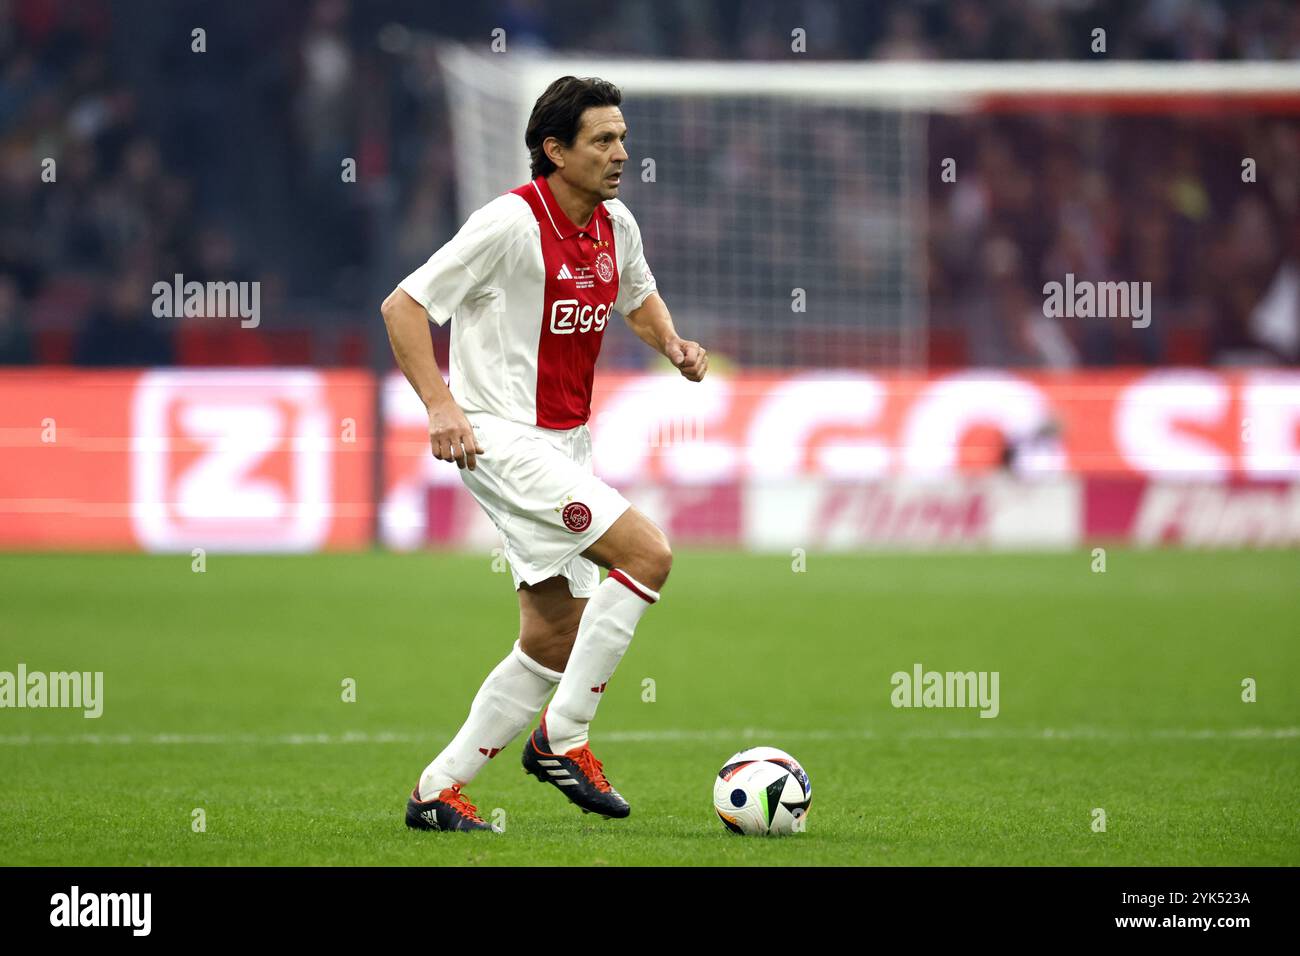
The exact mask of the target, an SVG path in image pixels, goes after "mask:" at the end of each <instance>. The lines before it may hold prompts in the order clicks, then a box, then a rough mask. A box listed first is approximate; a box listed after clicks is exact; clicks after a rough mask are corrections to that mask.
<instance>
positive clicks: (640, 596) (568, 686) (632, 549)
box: [546, 508, 673, 754]
mask: <svg viewBox="0 0 1300 956" xmlns="http://www.w3.org/2000/svg"><path fill="white" fill-rule="evenodd" d="M582 556H583V557H585V558H587V559H588V560H590V561H594V562H595V563H596V564H599V565H601V566H602V567H605V568H608V569H609V576H608V577H607V578H605V580H604V581H603V582H602V583H601V584H600V586H599V587H598V588H597V589H596V593H595V594H594V595H593V596H592V598H591V599H590V601H588V602H587V604H586V609H585V610H584V611H583V613H582V617H581V621H580V622H579V625H578V628H577V637H576V639H575V641H574V643H573V649H572V651H571V653H570V654H569V655H568V659H567V661H566V666H565V668H564V676H563V678H562V679H561V680H560V684H559V687H558V688H556V691H555V696H554V697H553V698H552V699H551V703H550V706H549V707H548V708H547V710H546V737H547V738H548V739H549V741H550V745H551V747H550V749H551V752H552V753H556V754H564V753H567V752H568V751H570V750H572V749H573V748H575V747H582V746H584V745H585V744H586V743H587V728H588V725H589V724H590V723H591V721H592V718H594V717H595V716H596V707H597V706H598V705H599V703H600V698H601V696H602V695H603V694H604V692H605V684H606V683H607V682H608V681H609V679H610V677H611V676H612V675H613V673H614V669H615V668H616V667H618V662H619V661H620V660H622V658H623V654H624V653H625V652H626V651H627V648H628V645H629V644H631V643H632V633H633V631H635V629H636V625H637V622H638V621H640V620H641V615H642V614H644V613H645V610H646V608H648V607H649V606H650V605H651V604H653V603H654V602H656V601H658V600H659V590H660V589H661V588H662V587H663V586H664V582H665V581H667V580H668V572H669V571H670V570H671V569H672V563H673V556H672V551H671V549H670V548H669V547H668V539H667V538H666V537H664V533H663V532H662V531H660V530H659V528H658V527H657V526H656V525H655V524H654V522H652V521H651V520H650V519H649V518H647V517H646V516H645V515H643V514H642V513H641V512H639V511H637V510H636V509H635V508H628V509H627V510H626V511H625V512H623V514H622V515H620V516H619V518H618V520H617V521H615V522H614V523H613V524H612V525H610V527H609V530H608V531H606V532H605V533H604V534H603V535H601V536H600V537H599V538H598V539H597V540H596V541H595V543H593V544H592V545H591V546H590V547H589V548H587V550H586V551H584V552H583V553H582Z"/></svg>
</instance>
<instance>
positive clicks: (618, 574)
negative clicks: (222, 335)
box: [609, 568, 655, 604]
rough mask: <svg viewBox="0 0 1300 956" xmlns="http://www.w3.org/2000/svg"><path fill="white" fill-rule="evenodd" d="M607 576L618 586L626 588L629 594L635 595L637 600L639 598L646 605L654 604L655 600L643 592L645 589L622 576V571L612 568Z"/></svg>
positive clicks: (624, 575)
mask: <svg viewBox="0 0 1300 956" xmlns="http://www.w3.org/2000/svg"><path fill="white" fill-rule="evenodd" d="M609 576H610V577H611V578H613V579H614V580H615V581H617V582H618V583H619V584H621V585H623V586H624V587H625V588H627V589H628V590H629V591H631V592H632V593H633V594H635V595H636V596H637V597H639V598H641V599H642V600H644V601H645V602H646V603H648V604H654V602H655V599H654V598H652V597H651V596H650V595H649V594H647V593H646V592H645V589H644V588H642V587H641V585H639V584H637V583H636V582H635V581H633V580H632V579H631V578H629V577H628V576H627V575H626V574H624V573H623V572H622V571H620V570H619V569H618V568H612V569H611V570H610V572H609Z"/></svg>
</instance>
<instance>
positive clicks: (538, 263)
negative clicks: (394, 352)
mask: <svg viewBox="0 0 1300 956" xmlns="http://www.w3.org/2000/svg"><path fill="white" fill-rule="evenodd" d="M401 288H402V289H404V290H405V291H406V292H407V294H409V295H410V296H411V298H413V299H415V301H417V302H419V303H420V304H421V305H422V306H424V308H425V309H426V310H427V311H428V313H429V317H430V318H431V319H432V320H433V321H434V322H437V323H438V324H439V325H442V324H443V323H444V322H446V321H447V320H448V319H449V318H451V317H452V315H453V314H454V315H455V318H456V321H455V322H454V323H453V324H452V327H451V376H450V386H451V394H452V397H453V398H454V399H455V400H456V403H457V404H458V405H460V406H461V408H464V409H465V410H466V411H482V412H488V413H489V414H492V415H497V416H499V417H501V418H505V419H509V420H510V421H515V422H522V423H524V424H527V425H537V426H540V427H542V428H554V429H569V428H575V427H577V426H578V425H581V424H583V423H585V422H586V421H587V419H588V418H589V417H590V415H591V386H592V381H593V379H594V378H595V373H596V356H597V355H599V354H600V343H601V339H602V337H603V336H604V333H605V327H606V325H608V323H609V320H610V318H611V315H612V312H613V310H615V309H617V310H618V311H619V312H621V313H622V314H624V315H626V314H627V313H629V312H633V311H635V310H636V309H637V308H639V307H640V305H641V303H643V302H644V301H645V300H646V297H647V296H649V295H650V293H652V292H654V291H655V280H654V276H653V275H651V274H650V269H649V267H648V266H647V265H646V261H645V255H644V253H643V252H642V249H641V231H640V229H638V228H637V224H636V220H635V219H634V218H632V214H631V213H630V212H628V209H627V207H626V206H624V205H623V203H621V202H620V201H619V200H617V199H610V200H607V201H606V202H602V203H598V204H597V206H596V210H595V212H594V213H593V214H592V217H591V221H590V222H588V223H587V224H586V225H585V226H582V227H578V226H575V225H574V224H573V223H572V222H570V221H569V218H568V217H567V216H566V215H565V214H564V212H563V210H561V209H560V206H559V204H558V203H557V202H556V201H555V197H554V195H552V193H551V187H550V186H549V185H548V184H547V182H546V179H545V177H542V176H539V177H537V178H536V179H534V180H533V181H532V182H530V183H527V184H525V185H523V186H520V187H519V188H518V189H514V190H511V191H510V192H508V193H506V194H505V195H503V196H498V197H497V198H496V199H494V200H492V201H491V202H490V203H488V204H487V205H486V206H484V207H482V208H481V209H479V210H477V211H476V212H475V213H474V214H473V215H472V216H470V217H469V219H467V220H466V221H465V225H464V226H462V227H461V230H460V232H458V233H456V235H455V236H454V237H453V238H452V239H451V241H449V242H448V243H447V244H446V245H445V246H443V247H442V248H441V249H439V250H438V251H437V252H436V253H434V254H433V256H432V257H431V258H430V259H429V261H428V262H426V263H425V264H424V265H422V266H420V268H418V269H416V270H415V271H414V272H412V273H411V274H410V275H409V276H407V277H406V278H405V279H403V280H402V282H401Z"/></svg>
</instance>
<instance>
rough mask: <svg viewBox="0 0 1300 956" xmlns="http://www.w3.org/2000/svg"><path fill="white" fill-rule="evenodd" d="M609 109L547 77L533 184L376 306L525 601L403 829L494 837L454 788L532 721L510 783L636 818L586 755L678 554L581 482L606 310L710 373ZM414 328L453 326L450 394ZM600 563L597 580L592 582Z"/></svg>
mask: <svg viewBox="0 0 1300 956" xmlns="http://www.w3.org/2000/svg"><path fill="white" fill-rule="evenodd" d="M621 103H622V94H621V93H620V91H619V90H618V88H617V87H615V86H614V85H613V84H611V83H607V82H605V81H603V80H599V79H579V78H577V77H573V76H565V77H561V78H560V79H558V80H556V81H555V82H554V83H552V84H551V85H550V86H549V87H548V88H547V90H546V92H545V93H543V94H542V95H541V97H540V98H539V99H538V100H537V102H536V104H534V106H533V111H532V115H531V116H530V117H529V120H528V129H527V131H526V133H525V136H524V143H525V145H526V146H527V147H528V150H529V153H530V156H531V161H532V175H533V179H532V181H531V182H528V183H525V184H524V185H522V186H520V187H518V188H517V189H513V190H511V191H510V192H508V193H506V194H504V195H502V196H499V197H497V198H496V199H494V200H492V201H491V202H490V203H488V204H487V205H485V206H483V207H482V208H481V209H479V210H477V211H476V212H475V213H474V214H473V215H471V216H470V217H469V219H468V220H467V221H466V222H465V225H464V226H462V227H461V230H460V231H459V232H458V233H457V234H456V235H455V236H454V237H453V238H452V239H451V241H450V242H448V243H447V244H446V245H445V246H443V247H442V248H441V249H439V250H438V251H437V252H436V253H434V255H433V256H432V257H431V258H430V259H429V261H428V262H426V263H425V264H424V265H422V266H421V267H420V268H418V269H416V270H415V272H413V273H411V275H409V276H407V277H406V278H405V279H404V280H402V282H401V283H400V284H399V285H398V287H397V289H395V290H394V291H393V293H392V294H391V295H389V296H388V298H387V299H385V300H384V304H383V310H382V311H383V316H384V323H385V325H386V326H387V328H388V337H389V341H390V342H391V343H392V347H393V354H394V356H396V359H397V363H398V365H399V366H400V367H401V369H402V372H403V373H404V374H405V375H406V378H407V380H408V381H410V383H411V385H412V386H413V387H414V388H415V390H416V392H417V393H419V396H420V398H421V399H422V400H423V401H424V404H425V406H426V407H427V408H428V410H429V441H430V444H431V445H432V448H433V455H434V457H435V458H437V459H439V460H441V461H446V462H452V461H454V462H456V465H457V466H458V467H459V468H460V469H461V472H460V475H461V478H462V480H463V481H464V483H465V487H466V488H468V489H469V492H470V494H472V495H473V496H474V498H475V499H476V500H477V501H478V503H479V504H480V505H481V506H482V508H483V510H484V511H485V512H486V513H487V514H488V516H489V517H490V518H491V519H492V522H493V524H495V525H496V527H497V530H498V531H500V533H501V536H502V538H503V540H504V543H505V554H506V557H507V559H508V560H509V562H510V569H511V574H512V576H513V578H514V585H515V589H516V591H517V593H518V596H519V639H518V640H517V641H516V642H515V645H514V648H513V649H512V650H511V652H510V653H509V654H507V655H506V657H505V659H504V660H502V661H501V663H499V664H498V665H497V666H496V668H495V669H494V670H493V671H492V673H490V674H489V675H488V676H487V679H486V680H485V681H484V682H483V686H482V687H480V688H479V691H478V694H477V695H476V696H475V697H474V700H473V702H472V703H471V705H470V710H469V717H468V718H467V719H466V721H465V723H464V725H463V726H462V727H461V728H460V731H459V732H458V733H457V734H456V736H455V737H454V738H453V739H452V741H451V742H450V743H449V744H447V746H446V747H445V748H444V749H443V750H442V752H441V753H439V754H438V755H437V756H436V757H435V758H434V760H433V762H432V763H430V764H429V766H428V767H426V768H425V770H424V773H423V774H422V775H421V776H420V780H419V783H418V785H417V786H416V788H415V790H414V791H413V792H412V794H411V797H410V800H409V801H408V802H407V808H406V824H407V826H409V827H412V828H414V829H421V830H479V829H491V827H490V825H489V824H487V823H486V822H484V821H483V820H482V819H481V818H480V817H479V815H478V812H477V810H476V809H475V807H474V805H473V804H472V803H471V802H470V801H469V799H468V797H467V796H466V795H465V794H463V793H462V792H461V788H462V787H464V786H465V785H466V784H467V783H469V782H470V781H471V780H473V779H474V776H475V775H476V774H477V773H478V772H479V771H480V770H481V769H482V768H483V766H484V765H485V764H486V763H487V761H488V760H490V759H491V758H492V757H494V756H496V754H497V753H498V752H499V751H500V750H501V749H502V748H504V747H506V746H508V745H509V744H510V742H511V741H512V740H514V739H515V738H516V737H517V736H518V735H519V734H520V733H521V732H522V731H524V730H526V729H527V728H528V727H529V726H530V725H531V724H532V722H533V719H534V717H536V716H537V714H538V712H539V711H541V713H542V717H541V721H540V726H538V728H537V729H536V730H534V731H533V733H532V734H531V735H530V736H529V737H528V740H527V742H526V743H525V744H524V752H523V763H524V769H525V770H526V771H527V772H528V773H531V774H533V775H534V776H535V777H537V779H538V780H540V781H543V782H546V783H550V784H552V785H553V786H555V787H556V788H557V789H559V790H560V792H561V793H563V794H564V795H565V796H566V797H567V798H568V799H569V800H571V801H572V802H573V803H575V804H577V805H578V806H579V807H581V808H582V809H583V811H584V812H592V813H598V814H601V815H603V816H606V817H626V816H627V815H628V813H629V812H630V808H629V806H628V803H627V801H626V800H624V799H623V797H622V796H621V795H620V794H619V792H618V791H617V790H615V789H614V788H613V786H611V785H610V783H609V781H608V780H607V779H606V778H605V775H604V773H603V772H602V769H601V762H600V761H599V760H597V759H596V757H595V756H594V755H593V754H592V752H591V748H590V747H589V746H588V736H587V735H588V727H589V725H590V723H591V721H592V718H593V717H595V715H596V708H597V706H598V705H599V703H600V698H601V695H602V694H603V693H604V692H605V687H606V684H607V683H608V682H609V679H610V677H611V675H612V674H613V673H614V669H615V668H616V667H617V666H618V662H619V660H620V659H622V657H623V654H624V652H625V651H626V650H627V648H628V645H629V644H630V643H631V640H632V633H633V631H634V630H635V628H636V625H637V622H638V621H639V620H640V619H641V615H642V614H643V613H644V612H645V611H646V609H647V608H649V607H650V605H652V604H654V603H655V602H657V601H658V600H659V592H660V591H661V590H662V588H663V586H664V582H665V581H666V580H667V578H668V572H669V569H670V568H671V566H672V552H671V551H670V550H669V547H668V541H667V539H666V538H665V537H664V534H663V532H662V531H660V530H659V528H658V527H657V526H656V525H655V524H654V523H653V522H651V521H650V520H649V519H648V518H647V517H646V516H645V515H643V514H642V513H641V512H639V511H637V510H636V509H635V508H633V507H631V506H630V505H629V504H628V502H627V500H626V499H625V498H624V497H623V496H622V495H621V494H619V492H618V491H616V490H614V489H613V488H611V487H610V486H609V485H607V484H605V483H604V482H603V481H601V480H600V479H599V478H597V477H596V476H595V475H594V474H593V473H592V466H591V435H590V432H589V431H588V429H587V424H586V422H587V419H588V417H589V416H590V414H591V386H592V379H593V377H594V375H595V365H596V356H597V355H598V354H599V352H600V343H601V338H602V336H603V335H604V332H605V328H606V326H607V325H608V323H609V321H610V319H611V317H612V315H613V312H614V311H615V310H617V311H618V312H620V313H621V314H622V315H623V316H624V318H625V319H626V321H627V323H628V325H629V326H631V328H632V330H633V331H634V332H635V333H636V334H637V336H638V337H639V338H641V340H642V341H644V342H645V343H646V344H647V345H649V346H651V347H652V348H654V349H655V350H657V351H659V352H661V353H662V354H663V355H664V356H665V357H667V358H668V360H669V361H670V362H672V363H673V365H675V366H676V367H677V368H678V369H679V370H680V372H681V374H682V375H683V376H685V377H686V378H687V379H689V380H690V381H693V382H698V381H700V380H701V379H703V378H704V374H705V372H706V371H707V370H708V366H709V358H708V353H707V352H706V351H705V350H704V349H703V348H701V346H700V344H699V343H698V342H691V341H688V340H685V339H683V338H681V337H680V336H679V335H678V334H677V330H676V329H675V328H674V326H673V320H672V317H671V316H670V315H669V313H668V308H667V306H665V305H664V301H663V299H661V298H660V297H659V294H658V292H657V291H656V288H655V281H654V276H653V275H651V273H650V269H649V267H648V266H647V265H646V261H645V255H644V254H643V252H642V248H641V233H640V230H639V229H638V227H637V223H636V220H635V219H634V218H633V217H632V213H631V212H629V211H628V209H627V207H626V206H624V205H623V203H622V202H620V201H619V200H618V198H617V196H618V190H619V183H620V180H621V177H622V174H623V164H624V163H625V162H626V161H627V152H626V151H625V150H624V148H623V142H624V139H625V138H626V136H627V125H626V124H625V123H624V122H623V114H622V111H621V110H620V109H619V106H620V104H621ZM426 315H427V317H428V318H429V319H432V321H434V322H437V323H438V324H439V325H441V324H442V323H444V322H446V321H447V320H448V319H450V318H452V316H453V315H454V316H455V321H454V322H453V324H452V329H451V332H452V334H451V359H450V370H451V372H450V388H448V386H447V385H446V384H444V383H443V380H442V376H441V374H440V373H439V370H438V365H437V362H436V360H435V358H434V353H433V346H432V342H431V339H430V336H429V333H428V328H427V325H426ZM597 565H600V566H601V567H604V568H607V569H608V570H609V574H608V575H607V576H606V578H605V580H604V581H603V582H602V581H601V580H600V572H599V570H598V569H597V567H596V566H597ZM552 691H554V696H552ZM548 697H550V704H549V705H547V698H548ZM544 705H546V706H545V710H543V706H544Z"/></svg>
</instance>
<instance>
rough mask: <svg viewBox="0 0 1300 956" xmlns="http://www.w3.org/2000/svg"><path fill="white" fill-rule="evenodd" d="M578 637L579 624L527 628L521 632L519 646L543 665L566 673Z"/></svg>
mask: <svg viewBox="0 0 1300 956" xmlns="http://www.w3.org/2000/svg"><path fill="white" fill-rule="evenodd" d="M577 637H578V625H577V622H576V621H575V622H574V624H573V625H572V626H571V627H570V626H567V625H565V626H561V627H559V628H546V629H542V628H525V629H523V630H521V631H520V633H519V648H520V650H522V651H523V652H524V653H525V654H527V655H528V656H529V657H531V658H532V659H533V660H535V661H536V662H537V663H539V664H541V665H542V666H543V667H549V668H550V669H551V670H553V671H558V672H560V673H561V674H562V673H564V668H565V667H566V666H567V665H568V663H569V653H570V652H571V651H572V650H573V642H574V641H575V640H577Z"/></svg>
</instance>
